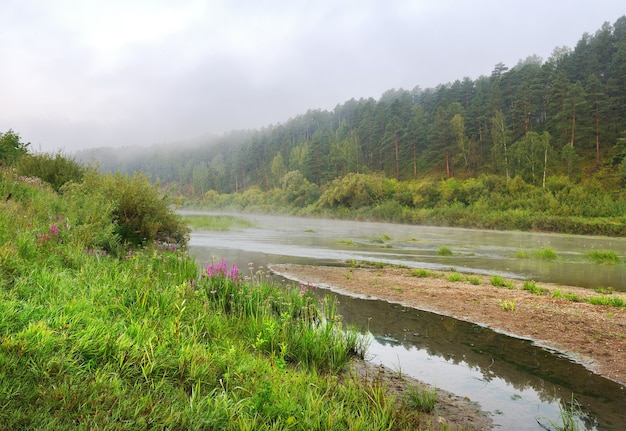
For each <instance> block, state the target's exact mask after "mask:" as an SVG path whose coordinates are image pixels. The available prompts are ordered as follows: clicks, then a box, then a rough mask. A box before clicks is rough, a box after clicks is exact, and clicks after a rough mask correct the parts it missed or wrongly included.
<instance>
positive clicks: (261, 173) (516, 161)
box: [80, 17, 626, 236]
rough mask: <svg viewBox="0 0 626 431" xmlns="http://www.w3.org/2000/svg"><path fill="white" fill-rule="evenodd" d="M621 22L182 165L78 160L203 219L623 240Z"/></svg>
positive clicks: (146, 157)
mask: <svg viewBox="0 0 626 431" xmlns="http://www.w3.org/2000/svg"><path fill="white" fill-rule="evenodd" d="M623 20H624V18H623V17H622V18H620V20H619V21H618V22H616V23H615V25H614V26H607V27H606V28H603V30H602V33H601V34H599V35H594V36H589V35H585V36H584V39H583V40H581V43H580V44H579V45H577V46H576V49H574V50H560V51H558V55H555V56H553V57H551V58H550V59H548V60H547V61H546V62H544V63H542V62H541V60H537V58H530V59H529V60H527V61H521V62H520V63H519V64H518V65H516V66H514V67H511V68H507V67H506V66H505V65H503V64H500V65H497V66H496V68H495V69H494V71H493V73H492V76H490V77H480V78H478V79H476V80H470V79H464V80H463V81H460V80H459V81H456V82H454V83H448V84H442V85H440V86H437V88H436V89H425V90H419V91H417V90H416V91H406V90H397V91H396V90H392V91H388V92H385V94H384V95H383V96H381V98H380V99H379V100H374V99H372V98H369V99H359V100H354V99H352V100H349V101H346V102H345V103H343V104H338V105H337V106H336V107H335V108H334V109H333V110H331V111H326V110H319V109H312V110H309V111H307V112H306V113H305V114H302V115H299V116H296V117H295V118H292V119H290V120H288V121H286V122H285V123H283V124H276V125H272V126H268V127H264V128H263V129H261V130H248V131H240V132H233V133H230V134H226V135H224V136H222V137H219V138H215V139H214V140H213V141H211V142H203V143H202V145H199V146H197V147H194V148H189V149H186V150H185V151H181V150H180V148H176V149H175V150H163V149H162V148H158V149H157V148H155V149H153V151H150V150H148V151H146V150H145V149H142V150H141V151H136V154H131V155H130V157H128V158H126V157H125V158H124V159H123V160H121V158H119V157H118V156H117V154H116V151H115V150H112V151H111V152H106V151H102V150H98V153H97V154H94V153H89V152H85V153H84V154H81V155H80V156H81V158H82V159H83V160H85V161H89V160H91V159H92V157H95V158H96V159H98V160H99V161H100V162H101V163H102V166H103V170H105V171H117V170H121V171H123V172H127V173H132V172H135V171H137V170H141V171H143V172H145V173H146V174H147V175H149V176H150V178H151V179H153V180H156V179H159V180H160V181H161V183H162V184H166V185H168V186H170V187H172V188H174V187H175V189H176V193H178V194H179V195H180V196H179V197H181V199H182V197H183V196H184V198H186V199H192V200H196V199H199V200H200V201H195V202H194V203H197V204H199V205H204V206H210V207H211V208H236V209H249V210H255V211H259V210H265V211H276V210H277V207H280V208H279V209H280V210H281V211H291V212H293V213H296V214H298V215H324V216H329V217H344V218H348V217H350V218H358V219H374V220H384V221H391V222H402V223H421V224H431V225H445V226H460V227H472V228H486V229H503V230H504V229H507V230H524V231H528V230H536V231H551V232H563V233H574V234H585V235H610V236H625V235H626V218H625V217H624V214H626V192H625V191H624V190H625V189H624V187H623V185H624V184H625V181H626V180H625V179H626V174H625V173H626V156H625V155H626V139H625V138H624V133H625V131H626V115H622V114H623V112H621V111H623V109H622V108H621V107H620V106H621V105H619V104H617V105H616V104H615V101H618V100H625V99H626V88H625V87H624V86H623V85H619V79H614V78H615V77H618V76H622V75H623V70H624V63H625V62H626V56H625V55H624V52H626V51H625V50H624V45H623V38H622V37H621V34H622V32H623ZM590 64H593V65H594V66H593V67H580V65H590ZM597 70H602V71H603V73H604V76H606V77H613V78H611V79H609V78H607V80H606V82H602V83H600V81H599V80H598V76H596V75H598V74H597V73H596V72H597ZM594 71H596V72H594ZM582 83H585V84H584V85H583V84H582ZM592 108H593V109H592ZM609 112H611V113H612V114H611V115H609V114H608V113H609ZM609 119H610V121H609ZM596 142H597V143H598V145H593V144H592V143H596Z"/></svg>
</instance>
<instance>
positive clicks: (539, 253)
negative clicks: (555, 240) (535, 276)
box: [533, 247, 558, 260]
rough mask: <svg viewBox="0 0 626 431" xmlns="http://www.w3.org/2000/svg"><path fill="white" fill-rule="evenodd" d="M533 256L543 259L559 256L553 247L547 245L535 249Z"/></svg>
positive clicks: (552, 258)
mask: <svg viewBox="0 0 626 431" xmlns="http://www.w3.org/2000/svg"><path fill="white" fill-rule="evenodd" d="M533 256H534V257H535V258H536V259H543V260H554V259H556V258H557V257H558V255H557V252H556V251H555V250H554V249H553V248H551V247H545V248H541V249H539V250H533Z"/></svg>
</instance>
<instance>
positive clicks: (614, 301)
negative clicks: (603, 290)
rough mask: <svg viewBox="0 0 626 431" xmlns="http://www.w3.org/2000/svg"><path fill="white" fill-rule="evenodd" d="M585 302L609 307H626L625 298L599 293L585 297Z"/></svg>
mask: <svg viewBox="0 0 626 431" xmlns="http://www.w3.org/2000/svg"><path fill="white" fill-rule="evenodd" d="M587 302H588V303H590V304H594V305H608V306H611V307H622V308H626V299H624V298H622V297H619V296H612V295H601V296H590V297H589V298H587Z"/></svg>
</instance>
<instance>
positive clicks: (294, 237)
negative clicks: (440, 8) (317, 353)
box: [190, 215, 626, 430]
mask: <svg viewBox="0 0 626 431" xmlns="http://www.w3.org/2000/svg"><path fill="white" fill-rule="evenodd" d="M242 217H244V218H246V219H248V220H250V221H252V222H253V223H254V224H255V227H253V228H245V229H233V230H231V231H228V232H207V231H196V232H194V233H192V237H191V241H190V249H191V252H192V254H193V255H194V256H196V258H197V260H198V262H199V263H200V264H206V263H209V262H211V260H213V259H221V258H226V260H227V261H228V262H230V263H236V264H237V265H238V266H240V268H246V267H247V266H248V263H249V262H253V263H254V264H255V267H256V268H258V267H259V266H266V265H269V264H284V263H298V264H313V265H337V264H342V263H344V262H345V261H347V260H357V261H376V262H386V263H393V264H399V265H405V266H407V267H420V268H427V269H449V268H451V267H453V268H454V269H455V270H456V271H459V272H462V271H465V272H478V273H487V274H490V273H497V274H501V275H504V276H506V277H515V278H520V279H526V278H532V279H533V280H535V281H536V282H538V283H541V282H553V283H563V284H572V285H577V286H582V287H597V286H605V287H609V286H610V287H613V288H614V289H616V290H617V289H619V290H626V280H625V279H624V277H625V274H624V272H626V271H623V266H622V265H621V264H620V265H598V264H593V263H591V262H590V261H589V260H588V259H586V257H585V256H586V253H587V251H588V250H613V251H614V252H615V253H616V254H617V255H618V256H620V257H623V256H624V255H626V240H624V239H621V238H593V237H591V238H590V237H577V236H567V235H551V234H535V233H522V232H495V231H479V230H467V229H452V228H436V227H424V226H408V225H395V224H386V223H363V222H352V221H339V220H318V219H305V218H297V217H271V216H258V215H244V216H242ZM439 247H447V248H449V249H451V250H452V251H453V255H452V256H440V255H439V254H438V249H439ZM545 247H550V248H552V249H554V250H555V251H556V252H557V255H558V258H557V259H556V260H554V261H542V260H539V259H520V258H516V257H515V256H516V254H517V253H518V252H519V251H520V250H522V251H532V250H536V249H541V248H545ZM302 281H304V280H302ZM298 282H299V281H298V280H294V281H285V283H292V284H294V283H298ZM324 292H325V293H328V291H325V290H324ZM334 295H335V296H336V297H337V298H338V299H339V301H340V313H341V314H342V315H343V316H344V319H345V321H346V322H347V323H348V324H350V325H354V326H355V327H356V328H358V329H360V330H364V331H366V332H368V333H369V334H370V336H371V345H370V348H369V350H368V359H369V360H371V361H372V362H374V363H381V364H384V365H385V367H387V368H389V369H393V370H397V371H398V372H401V373H402V374H404V375H409V376H412V377H415V378H418V379H419V380H421V381H424V382H426V383H429V384H432V385H435V386H436V387H438V388H441V389H445V390H448V391H450V392H452V393H455V394H457V395H460V396H466V397H468V398H470V399H471V400H473V401H477V402H478V403H479V404H480V405H481V407H482V408H483V409H484V410H486V411H489V412H490V413H491V414H492V416H493V419H494V423H495V424H497V425H498V426H499V427H500V428H501V429H516V430H524V429H528V430H538V429H542V428H541V427H540V426H539V424H538V422H537V420H538V419H540V420H542V421H543V423H547V420H552V421H557V422H558V420H559V408H560V406H561V405H566V403H568V402H569V401H571V398H572V396H574V397H575V398H576V400H577V401H578V402H579V403H580V405H581V408H582V410H583V412H585V414H586V415H587V417H585V418H581V422H584V424H585V429H590V430H591V429H597V430H618V429H622V425H623V424H624V423H626V412H625V411H623V406H624V405H626V389H625V388H624V387H623V386H621V385H619V384H617V383H615V382H612V381H609V380H607V379H604V378H602V377H600V376H598V375H596V374H594V373H592V372H590V371H589V370H588V369H586V368H585V367H584V366H583V365H581V364H579V363H576V362H575V361H573V360H572V359H571V358H568V357H566V356H565V355H563V354H560V353H559V352H554V351H550V350H547V349H544V348H542V347H540V346H537V345H535V344H534V343H532V342H530V341H529V340H520V339H516V338H512V337H509V336H507V335H505V334H499V333H496V332H494V331H492V330H490V329H488V328H484V327H482V326H479V325H474V324H471V323H467V322H462V321H459V320H456V319H453V318H450V317H446V316H441V315H438V314H433V313H428V312H422V311H418V310H413V309H407V308H405V307H402V306H400V305H397V304H390V303H387V302H384V301H374V300H367V299H363V298H354V297H348V296H343V295H338V294H334Z"/></svg>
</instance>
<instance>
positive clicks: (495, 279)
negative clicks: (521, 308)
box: [489, 275, 514, 289]
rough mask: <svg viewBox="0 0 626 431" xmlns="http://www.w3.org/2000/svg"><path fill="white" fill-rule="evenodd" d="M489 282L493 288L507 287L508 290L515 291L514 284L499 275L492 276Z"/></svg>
mask: <svg viewBox="0 0 626 431" xmlns="http://www.w3.org/2000/svg"><path fill="white" fill-rule="evenodd" d="M489 280H490V281H491V284H492V286H496V287H506V288H508V289H513V287H514V286H513V284H512V283H511V282H510V281H507V280H505V279H504V277H501V276H499V275H492V276H491V277H490V278H489Z"/></svg>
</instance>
